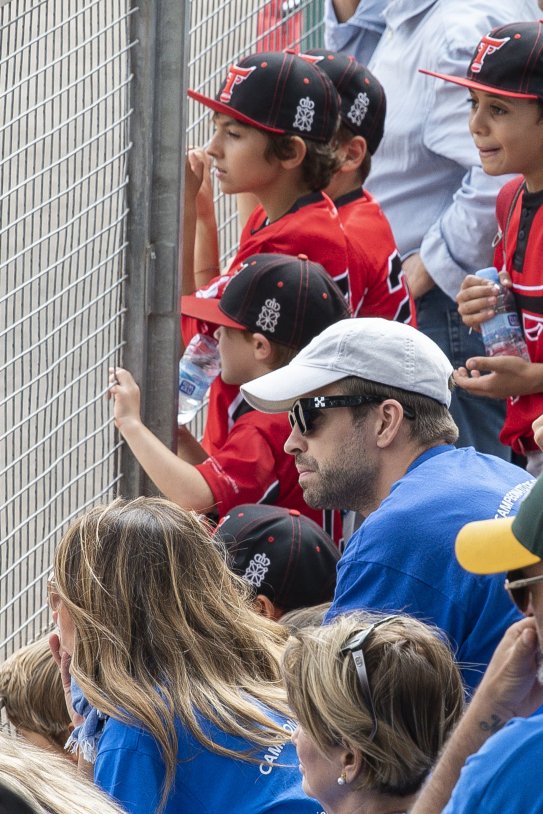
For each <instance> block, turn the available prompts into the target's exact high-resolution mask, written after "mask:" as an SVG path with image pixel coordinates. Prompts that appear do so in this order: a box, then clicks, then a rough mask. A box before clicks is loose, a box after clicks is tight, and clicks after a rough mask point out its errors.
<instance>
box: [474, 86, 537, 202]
mask: <svg viewBox="0 0 543 814" xmlns="http://www.w3.org/2000/svg"><path fill="white" fill-rule="evenodd" d="M470 95H471V111H470V117H469V128H470V132H471V135H472V136H473V140H474V141H475V146H476V147H477V149H478V150H479V156H480V158H481V164H482V165H483V169H484V171H485V172H486V173H488V174H489V175H504V174H506V173H522V174H523V175H524V177H525V178H526V183H527V187H528V190H529V191H530V192H536V191H537V190H540V189H543V116H541V112H540V108H539V106H538V105H537V103H536V102H535V101H532V100H530V99H513V98H509V97H507V96H499V95H498V94H491V93H486V92H484V91H479V90H478V91H475V90H470Z"/></svg>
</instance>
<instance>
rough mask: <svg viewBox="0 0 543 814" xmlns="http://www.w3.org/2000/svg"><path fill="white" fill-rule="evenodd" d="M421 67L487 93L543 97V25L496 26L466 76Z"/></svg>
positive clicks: (433, 73)
mask: <svg viewBox="0 0 543 814" xmlns="http://www.w3.org/2000/svg"><path fill="white" fill-rule="evenodd" d="M419 71H420V73H423V74H427V75H428V76H435V77H437V78H438V79H444V80H445V81H446V82H452V83H453V84H455V85H462V86H463V87H465V88H471V89H472V90H480V91H483V92H484V93H496V94H498V95H500V96H508V97H511V98H513V99H543V25H542V24H541V21H539V22H535V21H534V22H517V23H508V24H507V25H501V26H498V27H497V28H493V29H492V31H490V32H489V33H488V34H485V36H484V37H481V39H480V40H479V43H478V44H477V47H476V48H475V51H474V53H473V56H472V58H471V61H470V64H469V66H468V69H467V71H466V76H451V75H450V74H444V73H438V72H437V71H429V70H426V69H424V68H419Z"/></svg>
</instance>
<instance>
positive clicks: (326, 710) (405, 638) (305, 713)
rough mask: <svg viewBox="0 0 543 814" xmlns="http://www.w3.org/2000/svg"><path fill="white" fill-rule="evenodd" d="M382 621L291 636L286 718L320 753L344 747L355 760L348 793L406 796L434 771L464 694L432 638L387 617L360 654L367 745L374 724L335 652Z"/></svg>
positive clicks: (446, 651) (359, 620)
mask: <svg viewBox="0 0 543 814" xmlns="http://www.w3.org/2000/svg"><path fill="white" fill-rule="evenodd" d="M380 618H383V617H380V616H377V615H375V614H373V615H371V614H368V613H363V612H359V613H355V614H352V615H346V616H341V617H338V618H337V619H336V620H335V621H333V622H332V623H330V624H329V625H324V626H323V627H319V628H315V627H313V628H305V629H302V630H298V631H297V632H295V633H294V634H293V635H292V636H291V638H290V639H289V641H288V644H287V647H286V649H285V654H284V659H283V675H284V678H285V682H286V687H287V693H288V698H289V701H290V705H291V707H292V710H293V712H294V714H295V716H296V717H297V718H298V721H299V722H300V724H301V726H302V727H303V729H304V731H305V732H306V734H307V735H308V736H309V737H310V738H311V739H312V740H313V741H314V743H315V744H316V745H317V747H318V749H319V750H320V751H321V753H322V754H323V755H325V756H326V754H327V753H329V750H330V747H333V746H337V745H342V746H344V747H347V748H348V749H349V750H351V751H353V752H355V753H358V754H360V755H361V756H362V768H361V771H360V773H359V775H358V776H357V778H356V779H355V780H354V781H353V783H352V787H353V788H355V789H365V790H368V791H375V792H380V793H382V794H391V795H397V796H400V797H405V796H410V795H411V794H413V793H414V792H416V791H418V789H419V788H420V787H421V785H422V783H423V781H424V779H425V778H426V776H427V775H428V773H429V771H430V769H431V768H432V766H433V764H434V762H435V760H436V758H437V756H438V754H439V751H440V749H441V747H442V746H443V744H444V742H445V740H446V738H447V736H448V735H449V733H450V731H451V728H452V727H453V725H454V724H455V723H456V721H457V720H458V718H459V717H460V715H461V713H462V708H463V702H464V691H463V686H462V680H461V678H460V673H459V671H458V668H457V666H456V664H455V662H454V659H453V656H452V653H451V650H450V648H449V646H448V644H447V643H446V642H445V641H444V640H443V639H442V638H441V636H440V635H439V634H438V631H437V629H436V628H431V627H430V626H428V625H425V624H423V623H422V622H419V621H418V620H417V619H414V618H412V617H409V616H395V617H392V618H391V619H390V621H387V622H386V623H385V624H382V625H380V626H378V627H376V628H375V630H373V632H372V633H371V634H370V635H369V637H368V638H367V639H366V641H365V642H364V645H363V648H364V649H363V655H364V661H365V664H366V669H367V675H368V681H369V685H370V688H371V695H372V699H373V705H374V708H375V716H376V722H377V730H376V733H375V737H374V738H372V736H371V733H372V728H373V717H372V714H371V711H370V710H369V709H368V705H367V703H366V700H365V697H364V694H363V692H362V690H361V687H360V681H359V679H358V675H357V672H356V668H355V665H354V662H353V658H352V656H351V655H350V654H345V655H343V654H342V648H343V647H344V646H345V644H346V643H347V642H348V641H349V640H350V639H352V637H353V636H355V635H356V634H358V633H360V632H361V631H363V630H364V629H366V628H368V627H369V626H370V625H371V624H372V622H375V621H377V620H378V619H380Z"/></svg>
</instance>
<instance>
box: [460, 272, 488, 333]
mask: <svg viewBox="0 0 543 814" xmlns="http://www.w3.org/2000/svg"><path fill="white" fill-rule="evenodd" d="M456 302H457V303H458V311H459V313H460V316H461V317H462V321H463V322H464V324H465V325H467V326H468V328H472V329H473V330H474V331H480V327H479V326H480V324H481V322H486V320H487V319H490V318H491V317H493V316H494V315H495V313H496V311H495V307H496V302H497V297H496V288H495V286H494V284H493V283H492V282H491V281H490V280H483V279H481V277H476V276H475V274H467V275H466V276H465V277H464V280H463V281H462V285H461V286H460V291H459V292H458V294H457V295H456Z"/></svg>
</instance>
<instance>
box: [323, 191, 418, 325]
mask: <svg viewBox="0 0 543 814" xmlns="http://www.w3.org/2000/svg"><path fill="white" fill-rule="evenodd" d="M334 203H335V205H336V208H337V210H338V212H339V218H340V220H341V223H342V224H343V228H344V230H345V234H346V236H347V245H348V249H349V287H350V296H351V308H352V312H353V316H355V317H384V318H385V319H393V320H396V321H397V322H405V323H407V324H408V325H413V327H416V317H415V304H414V302H413V298H412V297H411V294H410V292H409V289H408V287H407V280H406V277H405V274H404V272H403V269H402V261H401V259H400V255H399V252H398V248H397V246H396V242H395V240H394V236H393V234H392V229H391V228H390V224H389V222H388V220H387V218H386V217H385V214H384V212H383V210H382V209H381V207H380V206H379V204H378V203H377V201H376V200H375V198H373V197H372V196H371V195H370V194H369V192H366V191H365V190H364V189H362V187H360V189H356V190H353V191H352V192H348V193H347V194H346V195H342V196H341V197H340V198H337V199H336V200H335V201H334Z"/></svg>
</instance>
